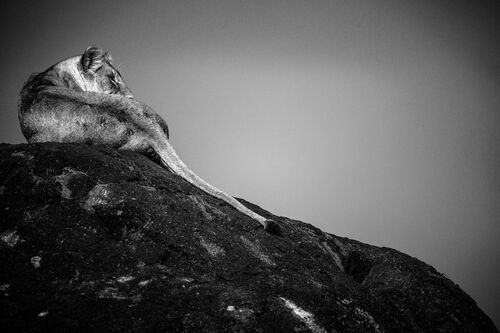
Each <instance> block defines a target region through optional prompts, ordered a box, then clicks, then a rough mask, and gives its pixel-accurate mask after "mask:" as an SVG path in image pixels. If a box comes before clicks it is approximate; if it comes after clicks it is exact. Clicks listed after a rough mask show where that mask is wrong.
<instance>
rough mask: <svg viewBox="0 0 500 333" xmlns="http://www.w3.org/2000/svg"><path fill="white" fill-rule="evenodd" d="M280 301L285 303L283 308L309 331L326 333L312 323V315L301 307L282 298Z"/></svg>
mask: <svg viewBox="0 0 500 333" xmlns="http://www.w3.org/2000/svg"><path fill="white" fill-rule="evenodd" d="M280 299H281V300H282V301H283V302H284V303H285V306H286V307H287V308H289V309H290V310H292V313H293V315H294V316H295V317H296V318H298V319H299V320H300V321H302V322H303V323H304V324H305V325H306V326H307V328H309V329H310V330H311V332H313V333H326V330H325V329H324V328H322V327H321V326H319V325H318V324H316V322H315V321H314V315H313V314H312V313H310V312H308V311H306V310H304V309H302V308H301V307H299V306H298V305H296V304H295V303H293V302H292V301H290V300H288V299H286V298H284V297H280Z"/></svg>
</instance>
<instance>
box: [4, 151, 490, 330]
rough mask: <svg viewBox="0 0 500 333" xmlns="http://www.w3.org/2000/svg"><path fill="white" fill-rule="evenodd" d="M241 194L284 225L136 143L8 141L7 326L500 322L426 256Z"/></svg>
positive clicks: (478, 326)
mask: <svg viewBox="0 0 500 333" xmlns="http://www.w3.org/2000/svg"><path fill="white" fill-rule="evenodd" d="M242 202H243V203H244V204H245V205H248V206H249V207H251V208H252V209H254V210H255V211H257V212H258V213H259V214H261V215H263V216H266V217H269V218H272V219H273V220H275V221H277V222H278V223H279V224H280V225H281V229H282V234H283V235H282V236H281V237H280V236H274V235H271V234H269V233H266V232H265V231H264V230H262V228H261V227H260V225H259V224H258V223H257V222H255V221H253V220H251V219H249V218H247V217H245V216H243V215H241V214H240V213H238V212H237V211H236V210H234V209H233V208H232V207H230V206H228V205H227V204H225V203H224V202H222V201H220V200H217V199H215V198H213V197H210V196H208V195H206V194H204V193H203V192H202V191H200V190H198V189H196V188H194V187H193V186H191V185H190V184H188V183H187V182H185V181H183V180H182V179H181V178H179V177H177V176H175V175H173V174H171V173H169V172H168V171H166V170H164V169H162V168H161V167H160V166H159V165H157V164H155V163H154V162H152V161H151V160H149V159H148V158H146V157H145V156H142V155H139V154H136V153H132V152H125V151H120V152H117V151H115V150H112V149H109V148H106V147H89V146H86V145H78V144H57V143H46V144H36V145H6V144H4V145H0V327H1V329H2V332H28V331H30V332H36V331H39V332H45V331H52V332H56V331H71V332H92V331H94V332H104V331H106V332H182V331H185V332H235V331H237V332H253V331H257V332H294V331H297V332H301V331H312V332H431V331H432V332H497V330H496V328H495V326H494V325H493V323H492V322H491V320H490V319H489V318H488V317H487V316H486V315H485V314H484V313H483V312H482V311H481V310H480V309H479V308H478V307H477V305H476V304H475V302H474V301H473V300H472V299H471V298H470V297H469V296H467V295H466V294H465V293H464V292H463V291H462V290H461V289H460V288H459V287H458V286H457V285H456V284H454V283H453V282H452V281H450V280H449V279H448V278H446V277H445V276H443V275H442V274H440V273H438V272H437V271H436V270H435V269H433V268H432V267H430V266H429V265H426V264H425V263H423V262H421V261H419V260H417V259H415V258H412V257H410V256H408V255H405V254H403V253H400V252H398V251H396V250H392V249H389V248H379V247H375V246H371V245H367V244H363V243H360V242H357V241H354V240H350V239H347V238H342V237H338V236H335V235H331V234H327V233H324V232H322V231H321V230H319V229H317V228H315V227H313V226H312V225H309V224H306V223H302V222H299V221H294V220H291V219H288V218H285V217H278V216H274V215H272V214H270V213H269V212H266V211H264V210H263V209H261V208H259V207H257V206H255V205H252V204H250V203H248V202H245V201H243V200H242Z"/></svg>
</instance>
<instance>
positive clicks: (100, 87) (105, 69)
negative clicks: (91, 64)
mask: <svg viewBox="0 0 500 333" xmlns="http://www.w3.org/2000/svg"><path fill="white" fill-rule="evenodd" d="M91 80H92V81H93V82H92V83H93V84H92V87H93V89H92V90H94V91H96V92H103V93H106V94H116V95H123V96H125V97H129V98H132V97H133V96H132V92H131V91H130V89H129V88H128V87H127V85H126V84H125V81H123V78H122V76H121V75H120V73H119V72H118V71H117V70H116V69H115V68H114V67H113V65H112V64H111V62H108V61H107V60H105V61H103V63H102V65H101V67H99V69H97V70H96V71H95V72H94V74H93V77H92V79H91Z"/></svg>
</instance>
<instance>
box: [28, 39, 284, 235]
mask: <svg viewBox="0 0 500 333" xmlns="http://www.w3.org/2000/svg"><path fill="white" fill-rule="evenodd" d="M19 120H20V123H21V130H22V132H23V134H24V136H25V137H26V140H28V142H30V143H34V142H47V141H52V142H77V143H90V144H104V145H108V146H111V147H114V148H116V149H127V150H133V151H136V152H140V153H148V152H149V151H151V150H153V151H154V153H155V154H156V155H157V156H158V158H159V160H160V161H161V162H160V163H161V164H162V165H163V166H164V167H165V168H167V169H168V170H170V171H171V172H173V173H175V174H177V175H179V176H181V177H182V178H184V179H185V180H187V181H188V182H190V183H191V184H193V185H194V186H196V187H198V188H200V189H201V190H203V191H205V192H206V193H208V194H210V195H212V196H214V197H216V198H219V199H222V200H224V201H225V202H227V203H228V204H230V205H231V206H233V207H234V208H236V209H237V210H238V211H240V212H242V213H243V214H245V215H247V216H249V217H251V218H252V219H254V220H256V221H258V222H259V223H260V224H262V225H263V226H264V228H265V229H266V230H268V231H270V232H273V233H279V227H278V226H277V224H276V223H275V222H274V221H272V220H268V219H266V218H264V217H263V216H260V215H259V214H257V213H255V212H253V211H252V210H250V209H248V208H246V207H245V206H243V205H242V204H241V203H240V202H238V201H237V200H236V199H234V198H233V197H231V196H229V195H228V194H226V193H225V192H223V191H221V190H219V189H217V188H216V187H214V186H212V185H210V184H208V183H207V182H206V181H204V180H203V179H201V178H200V177H198V176H197V175H196V174H195V173H194V172H192V171H191V170H190V169H189V168H188V167H187V166H186V165H185V164H184V162H182V161H181V159H180V158H179V157H178V156H177V154H176V152H175V150H174V148H173V147H172V146H171V145H170V143H169V141H168V138H169V134H168V126H167V123H166V122H165V120H163V119H162V118H161V117H160V116H159V115H158V114H157V113H156V112H155V111H154V110H153V109H152V108H151V107H149V106H148V105H146V104H144V103H142V102H139V101H137V100H136V99H134V98H133V95H132V93H131V91H130V90H129V88H128V87H127V86H126V84H125V82H124V81H123V78H122V77H121V75H120V73H119V72H118V71H117V70H116V69H115V68H114V67H113V63H112V59H111V56H110V55H109V54H108V53H106V52H104V51H103V50H101V49H99V48H96V47H93V46H91V47H89V48H87V49H86V50H85V52H84V54H83V55H78V56H74V57H71V58H68V59H66V60H63V61H61V62H59V63H57V64H55V65H54V66H52V67H50V68H49V69H47V70H46V71H45V72H43V73H39V74H32V75H31V77H30V78H29V79H28V82H26V84H25V85H24V87H23V89H22V91H21V94H20V96H19Z"/></svg>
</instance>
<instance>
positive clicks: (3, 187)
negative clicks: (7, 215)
mask: <svg viewBox="0 0 500 333" xmlns="http://www.w3.org/2000/svg"><path fill="white" fill-rule="evenodd" d="M5 190H7V186H3V185H2V186H0V195H3V194H4V193H5Z"/></svg>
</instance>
